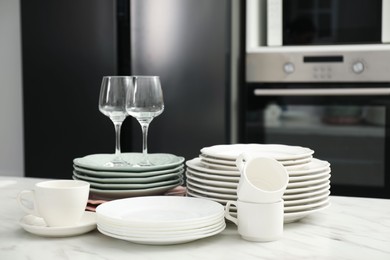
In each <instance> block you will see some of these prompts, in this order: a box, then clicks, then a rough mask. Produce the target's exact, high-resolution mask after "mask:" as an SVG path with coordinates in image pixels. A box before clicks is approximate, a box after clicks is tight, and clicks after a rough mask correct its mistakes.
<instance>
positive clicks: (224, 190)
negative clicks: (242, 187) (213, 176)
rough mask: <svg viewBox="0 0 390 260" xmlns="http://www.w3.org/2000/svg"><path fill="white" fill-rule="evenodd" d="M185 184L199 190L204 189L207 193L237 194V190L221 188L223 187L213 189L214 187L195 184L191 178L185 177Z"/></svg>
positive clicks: (199, 183)
mask: <svg viewBox="0 0 390 260" xmlns="http://www.w3.org/2000/svg"><path fill="white" fill-rule="evenodd" d="M187 184H190V185H191V186H194V187H197V188H200V189H205V190H207V191H211V192H218V193H223V194H233V195H236V194H237V188H223V187H215V186H210V185H207V184H204V183H201V182H197V181H196V180H195V179H193V178H191V176H187Z"/></svg>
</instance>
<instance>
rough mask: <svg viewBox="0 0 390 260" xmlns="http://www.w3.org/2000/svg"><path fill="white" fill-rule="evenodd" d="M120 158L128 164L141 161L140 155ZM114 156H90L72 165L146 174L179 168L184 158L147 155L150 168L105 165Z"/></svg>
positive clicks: (128, 155)
mask: <svg viewBox="0 0 390 260" xmlns="http://www.w3.org/2000/svg"><path fill="white" fill-rule="evenodd" d="M121 156H122V158H123V159H124V160H125V161H127V162H129V163H130V164H133V165H135V164H137V163H139V162H140V161H141V160H142V153H122V154H121ZM114 157H115V154H91V155H87V156H84V157H81V158H76V159H74V160H73V163H74V164H75V165H77V166H79V167H83V168H87V169H92V170H98V171H126V172H147V171H155V170H163V169H169V168H174V167H177V166H179V165H180V164H182V163H183V162H184V157H181V156H176V155H173V154H167V153H151V154H148V160H149V161H150V162H151V163H152V165H151V166H133V165H125V166H115V167H110V166H106V165H105V164H106V163H108V162H110V161H112V160H113V158H114Z"/></svg>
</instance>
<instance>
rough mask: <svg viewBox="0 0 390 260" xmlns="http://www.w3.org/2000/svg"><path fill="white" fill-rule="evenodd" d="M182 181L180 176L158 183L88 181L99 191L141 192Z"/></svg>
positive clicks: (74, 177)
mask: <svg viewBox="0 0 390 260" xmlns="http://www.w3.org/2000/svg"><path fill="white" fill-rule="evenodd" d="M72 178H73V179H74V180H82V179H79V178H77V177H76V176H72ZM181 180H182V178H181V176H179V177H176V178H175V179H173V180H165V181H157V182H151V183H98V182H92V181H88V183H89V184H90V187H92V188H97V189H113V190H122V189H128V190H139V189H149V188H157V187H164V186H167V185H171V184H177V183H178V182H180V181H181Z"/></svg>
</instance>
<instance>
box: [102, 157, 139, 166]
mask: <svg viewBox="0 0 390 260" xmlns="http://www.w3.org/2000/svg"><path fill="white" fill-rule="evenodd" d="M104 166H106V167H123V166H132V164H131V163H129V162H126V161H125V160H123V159H121V158H117V159H116V160H113V161H111V162H106V163H105V164H104Z"/></svg>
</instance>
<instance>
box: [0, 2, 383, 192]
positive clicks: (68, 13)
mask: <svg viewBox="0 0 390 260" xmlns="http://www.w3.org/2000/svg"><path fill="white" fill-rule="evenodd" d="M352 1H354V6H355V7H356V8H355V9H354V10H356V12H348V11H346V10H349V8H346V7H348V4H345V3H346V2H348V3H349V4H351V3H350V1H348V0H346V1H345V0H344V1H341V0H340V1H338V0H331V1H321V0H291V1H272V0H268V1H267V0H247V1H238V0H237V1H236V0H213V1H210V0H163V1H161V0H81V1H65V0H56V1H50V0H37V1H27V0H20V1H16V0H0V35H1V36H0V79H1V82H2V84H1V85H2V86H1V88H0V120H1V127H0V175H3V176H29V177H52V178H70V177H71V176H72V160H73V159H74V158H76V157H82V156H85V155H88V154H93V153H113V152H114V140H115V139H114V137H115V136H114V127H113V125H112V122H111V121H110V120H109V119H108V118H107V117H106V116H104V115H103V114H101V113H100V112H99V110H98V105H97V104H98V95H99V90H100V83H101V79H102V77H103V76H106V75H142V74H143V75H158V76H160V77H161V83H162V88H163V91H164V99H165V107H166V109H165V110H164V112H163V114H161V115H160V116H159V117H157V118H156V119H154V120H153V123H152V124H151V125H150V129H149V142H148V143H149V152H152V153H173V154H176V155H180V156H184V157H185V158H186V159H191V158H193V157H196V156H198V154H199V150H200V149H201V148H202V147H205V146H211V145H215V144H224V143H255V142H256V143H280V144H288V145H301V146H306V147H309V148H312V149H313V150H315V154H314V156H315V157H316V158H319V159H323V160H328V161H329V162H330V163H331V166H332V179H331V181H332V193H333V194H340V195H357V196H372V197H390V172H389V169H390V160H387V157H388V156H387V154H388V152H389V147H390V142H389V138H388V136H389V134H390V133H389V129H388V127H387V126H388V122H389V120H390V116H389V113H387V112H388V111H389V108H390V107H389V105H390V96H389V95H390V91H389V90H388V89H390V86H389V84H390V78H389V75H390V71H389V69H388V65H387V64H388V62H389V60H390V48H389V44H388V43H389V40H388V39H389V38H390V36H389V35H390V34H389V33H388V32H387V31H389V30H390V26H389V23H390V18H389V17H388V15H389V14H390V9H389V8H390V4H389V1H388V0H383V1H382V0H358V1H357V0H352ZM275 3H276V4H275ZM283 3H284V4H283ZM287 3H288V4H287ZM386 11H388V12H386ZM359 12H363V14H362V13H359ZM349 13H352V16H347V15H349ZM386 13H387V15H386ZM362 15H364V16H365V17H368V16H370V17H371V18H372V19H371V18H370V19H368V18H367V19H359V17H362ZM294 17H303V18H305V19H306V20H305V19H300V20H298V22H297V21H293V20H294V19H293V18H294ZM307 18H310V19H309V20H307ZM290 20H291V21H290ZM302 21H303V26H302ZM305 21H306V22H305ZM356 21H359V22H356ZM364 21H367V23H365V22H364ZM300 23H301V24H300ZM299 25H300V26H301V27H298V28H299V29H298V31H299V30H301V31H302V30H303V31H304V34H303V35H301V37H300V38H296V35H295V34H294V32H296V31H294V30H295V29H294V28H296V27H293V26H299ZM351 26H352V27H351ZM353 26H355V27H353ZM388 29H389V30H388ZM356 32H359V33H356ZM356 35H361V37H360V38H359V37H356ZM336 36H337V37H336ZM297 39H299V41H298V42H297ZM141 141H142V139H141V129H140V127H139V125H138V122H136V120H135V119H133V118H131V117H128V118H127V119H126V121H125V123H124V125H123V128H122V150H123V151H124V152H140V151H141Z"/></svg>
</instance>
